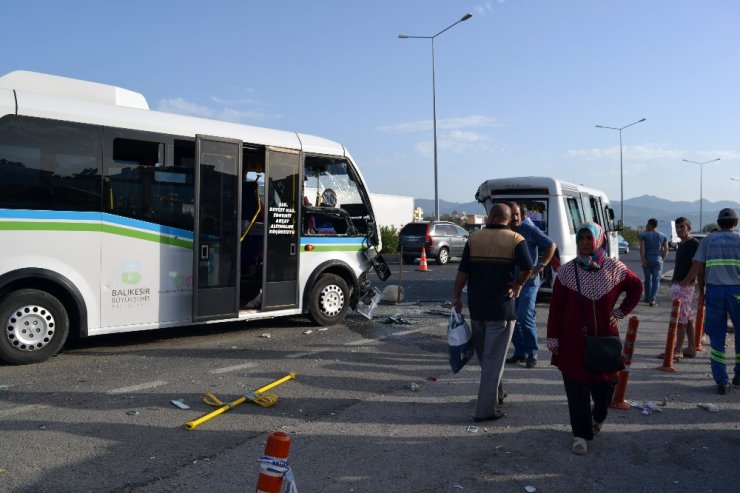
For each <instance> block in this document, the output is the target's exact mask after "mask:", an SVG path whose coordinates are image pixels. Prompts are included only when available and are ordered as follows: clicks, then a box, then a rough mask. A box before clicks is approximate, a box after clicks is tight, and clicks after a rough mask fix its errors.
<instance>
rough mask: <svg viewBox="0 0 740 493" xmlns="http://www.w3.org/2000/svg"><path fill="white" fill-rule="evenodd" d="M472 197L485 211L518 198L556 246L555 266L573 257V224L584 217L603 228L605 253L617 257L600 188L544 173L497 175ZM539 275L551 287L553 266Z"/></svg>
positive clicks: (610, 218)
mask: <svg viewBox="0 0 740 493" xmlns="http://www.w3.org/2000/svg"><path fill="white" fill-rule="evenodd" d="M475 199H476V200H477V201H478V202H480V203H481V204H483V207H485V208H486V212H490V210H491V207H492V206H493V204H496V203H500V202H517V203H519V204H523V205H524V206H526V208H527V217H529V219H530V220H531V221H532V222H533V223H534V224H535V225H536V226H537V227H538V228H540V229H541V230H542V231H543V232H544V233H545V234H546V235H547V236H548V237H549V238H550V239H552V240H553V241H554V242H555V243H556V244H557V246H558V250H557V252H556V256H555V258H554V259H553V262H552V264H553V267H554V268H556V269H557V267H558V266H559V265H560V264H562V263H565V262H568V261H570V260H572V259H573V258H575V256H576V228H577V227H578V226H580V225H581V224H583V223H584V222H586V221H593V222H595V223H598V224H599V225H601V226H602V227H603V228H604V232H605V233H606V241H605V245H604V248H605V249H606V252H607V255H609V256H610V257H616V258H618V257H619V245H618V242H617V231H616V230H615V228H614V210H613V209H612V208H611V206H610V205H609V199H608V198H607V196H606V194H605V193H604V192H602V191H600V190H596V189H593V188H588V187H584V186H582V185H576V184H573V183H568V182H566V181H562V180H558V179H556V178H550V177H544V176H527V177H519V178H497V179H493V180H487V181H485V182H483V183H482V184H481V185H480V187H478V191H477V192H476V194H475ZM533 260H535V262H536V259H533ZM542 275H543V283H542V285H541V287H540V289H542V290H544V291H550V290H552V281H553V279H554V275H553V272H552V270H551V269H546V270H545V272H543V274H542Z"/></svg>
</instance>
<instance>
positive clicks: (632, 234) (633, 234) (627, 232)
mask: <svg viewBox="0 0 740 493" xmlns="http://www.w3.org/2000/svg"><path fill="white" fill-rule="evenodd" d="M619 233H620V234H621V235H622V238H624V239H625V240H627V243H629V245H630V247H632V248H640V233H638V232H637V231H635V230H634V229H632V228H630V227H629V226H627V227H626V228H625V229H623V230H622V231H620V232H619Z"/></svg>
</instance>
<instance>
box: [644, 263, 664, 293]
mask: <svg viewBox="0 0 740 493" xmlns="http://www.w3.org/2000/svg"><path fill="white" fill-rule="evenodd" d="M642 272H643V273H644V274H645V301H646V302H648V303H649V302H651V301H655V298H656V297H657V296H658V286H660V276H661V275H662V274H663V259H662V258H660V257H658V258H654V259H647V267H644V266H643V268H642Z"/></svg>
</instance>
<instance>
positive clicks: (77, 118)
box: [0, 71, 389, 364]
mask: <svg viewBox="0 0 740 493" xmlns="http://www.w3.org/2000/svg"><path fill="white" fill-rule="evenodd" d="M0 245H2V247H1V248H2V254H0V323H2V334H0V360H3V361H5V362H6V363H10V364H25V363H34V362H39V361H43V360H45V359H47V358H49V357H50V356H52V355H54V354H55V353H56V352H58V351H59V350H60V349H61V348H62V346H63V344H64V343H65V340H66V339H67V337H68V335H70V334H73V335H75V336H79V337H86V336H94V335H100V334H111V333H119V332H127V331H139V330H148V329H156V328H163V327H172V326H185V325H192V324H199V323H204V322H209V323H210V322H219V321H235V320H253V319H264V318H273V317H279V316H287V315H299V314H304V313H306V314H309V315H310V317H311V318H312V319H313V320H314V321H315V322H316V323H317V324H321V325H330V324H336V323H338V322H340V321H342V320H343V318H344V317H345V315H346V314H347V313H348V311H349V310H352V309H357V308H358V307H359V308H362V307H363V306H365V305H366V304H367V303H369V301H370V299H371V298H372V296H373V294H374V293H377V290H374V289H372V287H371V285H370V282H369V280H368V273H369V271H370V270H371V269H373V268H374V269H375V271H376V272H377V273H378V275H379V276H380V278H381V279H383V280H384V279H385V278H387V276H388V275H389V271H388V268H387V266H386V264H385V262H384V261H383V259H382V257H381V256H380V255H378V252H379V250H380V237H379V231H378V227H377V225H376V222H375V218H374V215H373V210H372V206H371V202H370V196H369V193H368V190H367V187H366V185H365V182H364V180H363V177H362V174H361V173H360V170H359V169H358V167H357V166H356V165H355V163H354V162H353V160H352V158H351V157H350V155H349V153H348V152H347V150H346V149H345V148H344V147H343V146H342V145H340V144H338V143H336V142H332V141H330V140H326V139H323V138H318V137H314V136H311V135H305V134H301V133H295V132H287V131H279V130H272V129H266V128H259V127H253V126H247V125H241V124H236V123H228V122H220V121H213V120H207V119H202V118H195V117H190V116H183V115H174V114H168V113H163V112H159V111H153V110H150V109H149V106H148V104H147V102H146V99H145V98H144V97H143V96H142V95H141V94H138V93H135V92H132V91H129V90H125V89H121V88H119V87H114V86H110V85H104V84H98V83H93V82H87V81H80V80H74V79H69V78H64V77H58V76H52V75H46V74H39V73H33V72H25V71H17V72H11V73H9V74H7V75H5V76H2V77H0Z"/></svg>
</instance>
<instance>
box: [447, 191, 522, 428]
mask: <svg viewBox="0 0 740 493" xmlns="http://www.w3.org/2000/svg"><path fill="white" fill-rule="evenodd" d="M510 220H511V209H510V208H509V206H507V205H505V204H495V205H494V206H493V207H492V208H491V212H490V214H489V215H488V220H487V223H486V227H485V228H484V229H481V230H479V231H476V232H474V233H472V234H471V235H470V237H469V238H468V242H467V244H466V245H465V250H464V251H463V256H462V261H461V262H460V267H459V268H458V271H457V277H456V278H455V289H454V297H453V300H452V306H453V307H454V308H455V310H457V311H458V313H459V312H461V311H462V301H461V299H460V296H461V295H462V290H463V288H464V287H465V284H467V285H468V308H469V309H470V319H471V329H472V331H473V345H474V347H475V354H476V356H477V357H478V361H479V362H480V366H481V377H480V387H479V388H478V402H477V406H476V410H475V415H474V417H473V419H474V421H476V422H482V421H493V420H497V419H500V418H503V417H504V413H502V412H501V411H499V409H498V405H499V404H502V403H503V399H504V397H505V394H504V392H503V386H502V384H501V378H502V377H503V374H504V359H505V358H506V352H507V350H508V348H509V342H510V341H511V335H512V333H513V332H514V323H515V322H516V306H515V303H514V301H515V298H516V297H517V296H518V295H519V292H520V291H521V289H522V286H523V285H524V283H525V282H526V281H527V279H529V276H530V274H531V273H532V259H531V258H530V257H529V252H528V251H527V242H526V241H525V240H524V237H522V235H520V234H518V233H515V232H514V231H512V230H510V229H509V227H508V224H509V221H510ZM515 266H518V267H519V275H518V277H516V278H515V277H514V268H515Z"/></svg>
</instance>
